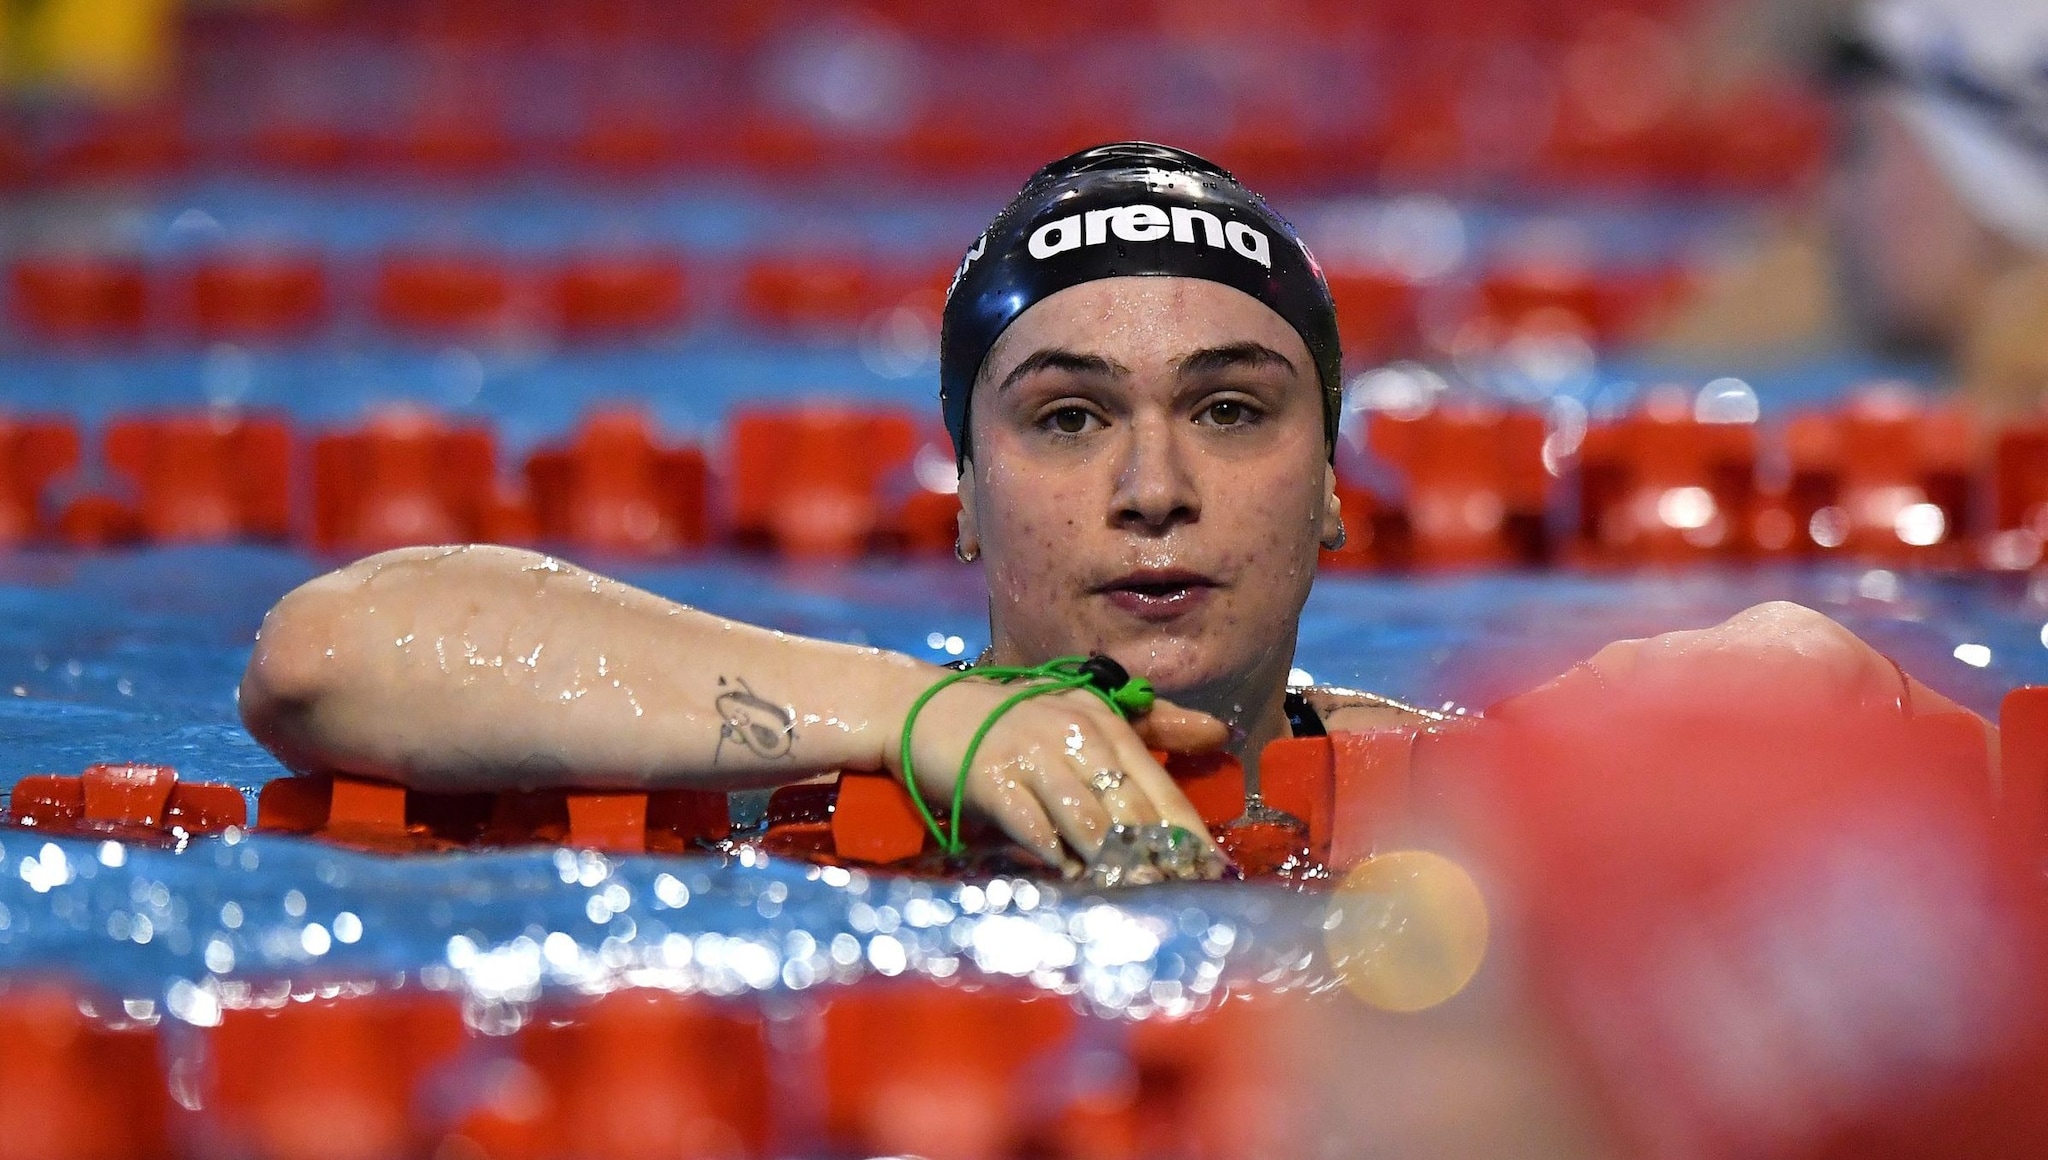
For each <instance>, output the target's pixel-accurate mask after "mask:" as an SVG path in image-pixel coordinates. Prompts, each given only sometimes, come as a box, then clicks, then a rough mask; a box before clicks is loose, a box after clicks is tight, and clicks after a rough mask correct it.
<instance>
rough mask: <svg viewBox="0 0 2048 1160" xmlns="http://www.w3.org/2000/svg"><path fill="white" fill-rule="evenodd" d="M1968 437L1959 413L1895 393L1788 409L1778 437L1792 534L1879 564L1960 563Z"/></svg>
mask: <svg viewBox="0 0 2048 1160" xmlns="http://www.w3.org/2000/svg"><path fill="white" fill-rule="evenodd" d="M1974 438H1975V436H1974V433H1973V432H1972V430H1971V426H1970V422H1969V420H1968V418H1967V417H1966V416H1964V415H1963V414H1962V413H1961V412H1959V411H1955V410H1952V409H1947V408H1939V407H1929V406H1925V405H1922V404H1920V403H1918V402H1917V401H1915V400H1913V399H1911V398H1910V397H1908V396H1906V395H1904V394H1903V393H1899V392H1888V391H1872V392H1866V393H1864V394H1861V395H1858V396H1856V397H1855V398H1852V399H1851V400H1850V401H1849V403H1848V405H1847V406H1846V407H1844V408H1842V409H1841V410H1838V411H1830V412H1823V413H1815V414H1807V415H1800V416H1796V417H1794V419H1793V420H1792V421H1791V423H1790V424H1788V425H1787V428H1786V432H1785V440H1786V450H1787V452H1788V455H1789V457H1790V460H1791V467H1792V476H1791V483H1790V494H1789V496H1788V499H1789V505H1790V512H1791V515H1792V518H1793V522H1794V525H1795V528H1794V531H1795V537H1796V539H1795V542H1796V543H1797V544H1798V545H1799V547H1800V549H1801V550H1803V551H1807V552H1811V551H1813V550H1814V549H1816V548H1818V549H1834V548H1840V549H1842V550H1843V551H1844V552H1846V553H1847V554H1849V555H1853V556H1856V557H1859V558H1862V559H1867V560H1873V561H1876V562H1880V563H1895V564H1912V563H1931V564H1951V565H1953V564H1964V563H1968V562H1970V560H1969V550H1968V549H1969V536H1970V535H1971V534H1972V532H1973V531H1974V529H1973V527H1972V526H1971V522H1970V521H1971V511H1970V491H1971V475H1972V468H1971V458H1972V443H1973V440H1974Z"/></svg>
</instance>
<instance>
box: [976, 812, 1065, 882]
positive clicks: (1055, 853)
mask: <svg viewBox="0 0 2048 1160" xmlns="http://www.w3.org/2000/svg"><path fill="white" fill-rule="evenodd" d="M987 814H988V817H989V819H990V820H991V821H993V822H995V824H996V825H997V827H999V828H1000V829H1001V830H1002V831H1003V833H1005V834H1007V835H1009V837H1010V840H1011V841H1013V842H1015V843H1017V844H1018V845H1019V846H1022V847H1024V848H1025V849H1027V850H1029V851H1031V852H1032V853H1033V854H1036V855H1038V857H1039V858H1040V859H1042V860H1043V861H1044V862H1045V864H1046V865H1048V866H1051V867H1054V868H1055V869H1058V868H1061V867H1062V866H1063V865H1064V863H1065V862H1066V852H1065V849H1064V847H1062V846H1061V845H1060V832H1059V828H1058V827H1056V826H1054V825H1053V822H1052V818H1051V817H1049V816H1048V815H1047V814H1046V810H1045V807H1044V806H1043V805H1042V804H1040V802H1039V801H1038V799H1037V798H1034V797H1032V796H1031V795H1029V794H1016V795H1013V796H1010V797H1008V798H1006V799H1005V800H1004V801H1003V802H1002V803H1001V804H1000V805H998V806H996V807H995V808H994V809H991V810H988V811H987Z"/></svg>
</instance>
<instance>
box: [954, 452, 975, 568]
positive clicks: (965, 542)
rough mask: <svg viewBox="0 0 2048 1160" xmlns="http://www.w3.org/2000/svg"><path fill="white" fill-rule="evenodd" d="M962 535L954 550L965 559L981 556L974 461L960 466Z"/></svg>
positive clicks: (970, 460)
mask: <svg viewBox="0 0 2048 1160" xmlns="http://www.w3.org/2000/svg"><path fill="white" fill-rule="evenodd" d="M959 527H960V534H959V537H958V538H957V539H955V540H954V542H953V549H954V551H955V552H956V553H958V554H959V555H960V556H961V557H962V558H963V559H969V560H971V559H973V558H975V557H976V556H979V555H980V554H981V528H980V525H979V524H978V523H977V522H976V520H975V518H974V460H972V459H969V460H966V461H964V462H962V463H961V465H960V518H959Z"/></svg>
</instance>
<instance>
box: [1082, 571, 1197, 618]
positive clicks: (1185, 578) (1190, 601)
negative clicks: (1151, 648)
mask: <svg viewBox="0 0 2048 1160" xmlns="http://www.w3.org/2000/svg"><path fill="white" fill-rule="evenodd" d="M1218 587H1220V585H1218V583H1217V582H1216V581H1215V580H1212V579H1210V578H1209V577H1207V576H1204V575H1202V574H1201V573H1199V572H1187V571H1181V570H1178V569H1159V570H1150V569H1148V570H1145V571H1139V572H1131V573H1128V574H1126V575H1123V576H1119V577H1117V578H1116V579H1114V580H1111V581H1109V582H1108V583H1106V584H1098V585H1096V587H1095V592H1096V594H1097V595H1099V596H1102V597H1104V598H1106V599H1107V600H1108V601H1109V602H1110V603H1111V604H1113V605H1115V606H1116V607H1117V609H1118V610H1120V611H1122V612H1124V613H1126V614H1128V615H1130V616H1134V617H1136V618H1137V619H1139V620H1145V621H1150V622H1152V623H1155V624H1161V623H1165V622H1167V621H1170V620H1176V619H1179V618H1180V617H1183V616H1186V615H1187V614H1188V613H1190V612H1193V611H1194V610H1195V609H1197V608H1200V607H1201V606H1202V605H1203V604H1205V603H1207V602H1208V600H1209V597H1210V595H1211V594H1212V593H1214V592H1215V591H1216V589H1217V588H1218Z"/></svg>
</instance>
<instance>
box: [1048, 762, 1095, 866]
mask: <svg viewBox="0 0 2048 1160" xmlns="http://www.w3.org/2000/svg"><path fill="white" fill-rule="evenodd" d="M1038 788H1039V792H1038V804H1039V805H1041V806H1043V807H1044V810H1045V813H1046V814H1047V815H1048V816H1049V817H1051V819H1052V824H1053V826H1054V828H1056V829H1058V830H1059V834H1060V837H1062V838H1065V839H1066V841H1067V845H1069V846H1071V847H1073V849H1074V852H1075V853H1077V854H1079V855H1080V856H1081V857H1082V859H1083V860H1086V859H1090V858H1093V857H1095V855H1096V854H1097V853H1098V852H1099V851H1101V849H1102V840H1103V838H1104V837H1105V836H1107V835H1108V833H1109V827H1110V821H1111V819H1110V813H1109V811H1108V810H1107V809H1105V808H1104V807H1103V803H1102V802H1100V801H1098V800H1096V797H1095V793H1094V791H1093V790H1091V789H1090V788H1089V787H1088V786H1086V785H1083V784H1082V783H1081V779H1079V778H1078V777H1075V776H1074V775H1073V774H1071V773H1069V772H1067V771H1066V770H1063V769H1055V770H1049V771H1047V772H1046V773H1045V774H1043V775H1042V776H1041V777H1040V779H1039V783H1038ZM1055 865H1057V863H1055Z"/></svg>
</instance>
